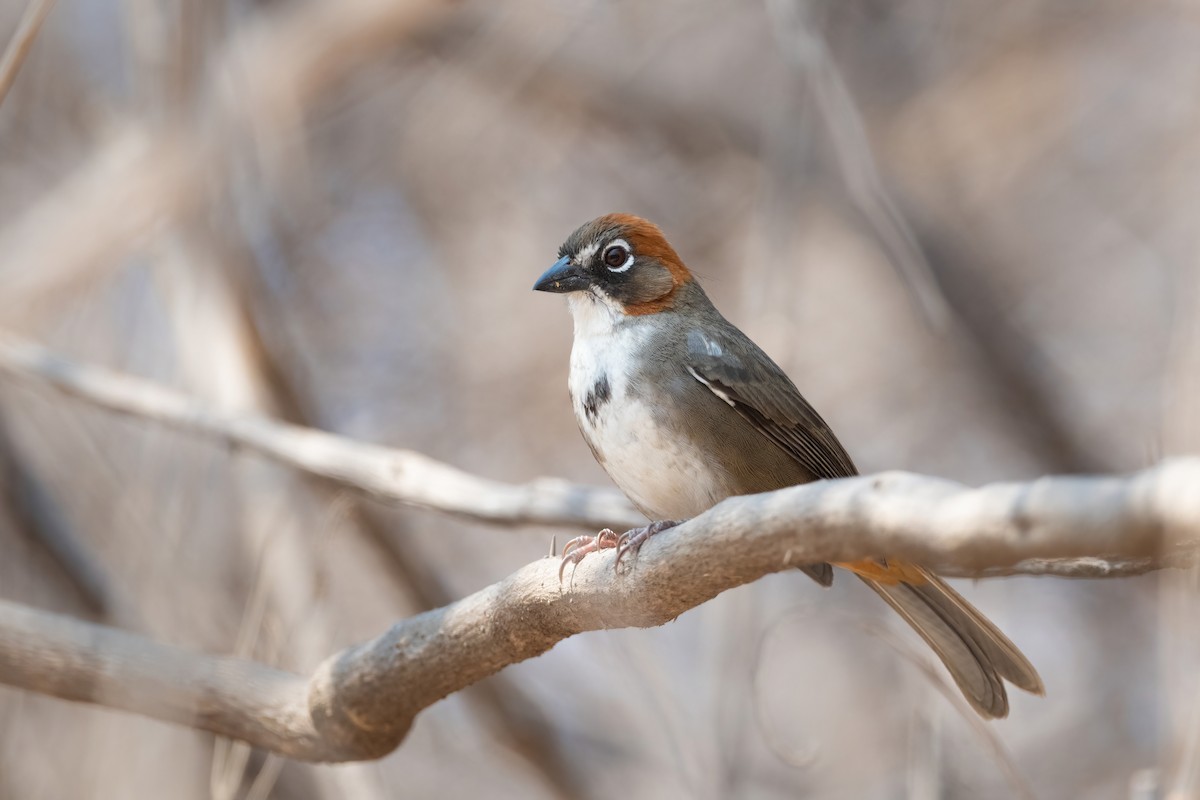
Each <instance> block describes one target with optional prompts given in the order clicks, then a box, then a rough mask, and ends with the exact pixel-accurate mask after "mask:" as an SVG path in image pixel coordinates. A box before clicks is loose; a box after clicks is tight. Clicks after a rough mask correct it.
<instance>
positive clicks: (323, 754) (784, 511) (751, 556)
mask: <svg viewBox="0 0 1200 800" xmlns="http://www.w3.org/2000/svg"><path fill="white" fill-rule="evenodd" d="M1198 538H1200V458H1190V459H1179V460H1175V461H1169V462H1165V463H1163V464H1161V465H1159V466H1157V467H1154V468H1152V469H1147V470H1144V471H1142V472H1139V473H1136V474H1134V475H1132V476H1129V477H1124V478H1119V477H1101V478H1077V477H1053V478H1042V479H1039V480H1037V481H1034V482H1032V483H1024V484H1021V483H1012V484H994V485H990V486H985V487H982V488H979V489H969V488H966V487H963V486H960V485H958V484H955V483H952V482H950V481H945V480H940V479H936V478H928V477H922V476H919V475H912V474H907V473H899V472H893V473H884V474H880V475H875V476H864V477H857V478H848V479H845V480H839V481H822V482H818V483H810V484H805V485H803V486H795V487H792V488H789V489H784V490H781V491H778V492H772V493H768V494H760V495H751V496H745V497H734V498H730V499H728V500H726V501H724V502H722V503H720V504H719V505H717V506H716V507H714V508H713V509H711V510H709V511H708V512H706V513H705V514H702V515H701V516H699V517H697V518H695V519H693V520H691V521H689V522H687V523H685V524H683V525H680V526H679V527H677V528H674V529H672V530H670V531H667V532H665V533H662V534H659V535H658V536H656V537H655V538H654V539H651V540H650V541H649V542H648V543H647V544H646V546H645V547H644V548H643V549H642V551H641V552H640V553H639V555H638V557H637V560H636V562H634V564H633V567H632V569H631V570H630V571H628V572H626V573H624V574H617V573H615V572H614V571H613V556H612V554H611V553H610V554H605V555H602V556H593V557H591V558H589V559H587V560H585V561H584V562H583V563H582V564H581V565H580V567H579V569H578V574H577V575H574V576H573V577H572V579H571V581H570V583H569V584H568V585H567V586H563V585H560V583H559V581H558V577H557V573H558V562H557V561H556V560H554V559H549V558H544V559H540V560H538V561H535V562H533V563H532V564H529V565H527V566H525V567H523V568H521V569H520V570H518V571H517V572H515V573H513V574H512V575H511V576H509V577H508V578H506V579H505V580H503V581H500V582H499V583H496V584H493V585H492V586H489V587H487V588H486V589H483V590H481V591H479V592H476V593H475V594H473V595H471V596H469V597H466V598H464V599H462V600H460V601H458V602H456V603H453V604H451V605H448V606H445V607H443V608H439V609H436V610H433V611H428V612H425V613H423V614H419V615H417V616H415V617H412V618H410V619H407V620H404V621H403V622H400V623H398V624H396V625H395V626H393V627H392V628H391V630H389V631H387V632H386V633H384V634H383V635H381V636H379V637H378V638H376V639H374V640H372V641H369V642H365V643H363V644H360V645H356V646H354V647H350V648H348V649H346V650H343V651H342V652H340V653H338V654H336V655H334V656H333V657H331V658H329V659H328V660H327V661H325V663H324V664H322V665H321V666H320V667H319V668H318V669H317V671H316V673H315V674H314V675H313V676H312V677H311V678H310V679H309V680H308V682H307V685H306V684H305V682H304V680H303V679H302V678H300V677H298V676H295V675H289V674H287V673H283V672H279V671H277V670H274V669H271V668H269V667H266V666H261V665H257V664H253V663H251V662H246V661H241V660H237V659H229V658H218V657H211V656H201V655H196V654H190V653H187V652H186V651H183V650H181V649H178V648H174V647H170V646H167V645H163V644H159V643H156V642H153V641H150V640H148V639H144V638H142V637H139V636H135V635H133V634H128V633H123V632H120V631H116V630H113V629H110V628H104V627H101V626H95V625H90V624H87V623H83V622H76V621H73V620H70V619H68V618H65V617H59V616H56V615H53V614H47V613H44V612H38V611H34V610H31V609H25V608H22V607H19V606H15V605H11V604H0V682H4V683H8V684H11V685H14V686H18V687H21V688H25V689H30V690H33V691H38V692H42V693H44V694H50V695H54V696H56V697H62V698H66V699H70V700H83V701H87V702H93V703H98V704H101V705H105V706H109V707H112V708H119V709H125V710H129V711H136V712H139V713H143V714H148V715H150V716H153V717H157V718H159V719H164V720H169V721H172V722H180V723H184V724H189V725H192V726H194V727H197V728H202V729H204V730H209V731H213V732H216V733H221V734H224V735H227V736H233V737H236V738H240V739H244V740H246V741H248V742H250V743H252V744H254V745H256V746H260V747H263V748H266V749H268V750H272V751H274V752H278V753H282V754H284V755H288V756H291V757H293V758H300V759H308V760H347V759H365V758H377V757H380V756H382V755H384V754H386V753H388V752H390V751H391V750H392V749H394V748H395V747H396V746H398V745H399V744H400V742H401V741H402V740H403V739H404V736H405V734H406V733H407V731H408V729H409V727H410V726H411V724H412V721H413V719H414V717H415V716H416V715H417V713H419V712H420V711H421V710H422V709H424V708H426V707H427V706H429V705H431V704H432V703H434V702H436V701H437V700H439V699H441V698H443V697H445V696H447V695H449V694H451V693H453V692H456V691H458V690H460V689H462V688H463V687H465V686H468V685H470V684H472V683H474V682H476V681H478V680H480V679H481V678H484V677H486V676H488V675H491V674H493V673H495V672H497V671H499V670H500V669H502V668H504V667H506V666H508V665H509V664H513V663H516V662H518V661H523V660H524V659H527V658H532V657H534V656H537V655H540V654H541V653H544V652H545V651H547V650H549V649H550V648H551V647H553V646H554V645H555V644H556V643H557V642H559V641H561V640H563V639H565V638H567V637H569V636H572V635H574V634H576V633H581V632H583V631H589V630H598V629H602V628H620V627H650V626H654V625H661V624H662V623H664V622H667V621H669V620H672V619H674V618H675V617H677V616H679V615H680V614H682V613H683V612H685V611H687V610H688V609H691V608H694V607H696V606H697V605H699V604H700V603H703V602H704V601H706V600H709V599H711V598H712V597H715V596H716V595H718V594H720V593H721V592H723V591H725V590H727V589H731V588H733V587H735V586H739V585H741V584H744V583H748V582H750V581H753V580H755V579H757V578H759V577H761V576H763V575H766V574H768V573H771V572H778V571H781V570H785V569H788V568H790V567H792V566H795V565H797V564H808V563H815V562H819V561H835V562H836V561H854V560H858V559H862V558H867V557H879V556H886V557H889V558H898V559H904V560H908V561H915V562H917V563H925V564H945V565H953V566H954V567H955V568H957V569H958V570H961V571H963V572H967V573H972V574H985V573H986V572H987V570H989V569H994V568H1006V567H1011V566H1013V565H1014V564H1018V563H1019V562H1022V561H1025V560H1028V559H1053V558H1075V559H1078V558H1094V557H1096V555H1097V554H1103V555H1104V556H1108V557H1113V558H1117V559H1122V560H1124V559H1154V558H1158V557H1159V554H1160V553H1162V552H1164V550H1166V549H1167V548H1169V547H1181V546H1184V544H1186V545H1187V546H1188V547H1189V548H1190V549H1191V550H1192V552H1194V551H1195V549H1196V547H1197V539H1198Z"/></svg>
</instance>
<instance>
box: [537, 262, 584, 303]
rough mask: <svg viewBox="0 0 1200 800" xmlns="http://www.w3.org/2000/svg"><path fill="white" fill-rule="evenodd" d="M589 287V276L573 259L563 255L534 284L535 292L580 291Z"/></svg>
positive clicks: (561, 292)
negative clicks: (575, 264)
mask: <svg viewBox="0 0 1200 800" xmlns="http://www.w3.org/2000/svg"><path fill="white" fill-rule="evenodd" d="M586 288H588V280H587V276H586V275H584V274H583V273H582V272H581V271H580V270H579V269H577V268H576V267H575V266H574V265H573V264H572V263H571V259H570V258H569V257H567V256H563V257H562V258H560V259H559V260H558V261H555V262H554V266H552V267H550V269H548V270H546V271H545V272H543V273H542V277H540V278H538V279H537V283H535V284H534V285H533V290H534V291H535V292H557V293H559V294H565V293H566V292H578V291H581V290H583V289H586Z"/></svg>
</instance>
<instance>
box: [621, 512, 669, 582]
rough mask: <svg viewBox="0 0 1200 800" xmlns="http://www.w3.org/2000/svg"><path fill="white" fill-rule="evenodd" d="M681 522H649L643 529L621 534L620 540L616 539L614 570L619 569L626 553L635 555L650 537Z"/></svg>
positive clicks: (663, 520) (664, 520)
mask: <svg viewBox="0 0 1200 800" xmlns="http://www.w3.org/2000/svg"><path fill="white" fill-rule="evenodd" d="M682 522H684V520H682V519H660V520H659V521H658V522H651V523H650V524H649V525H647V526H646V527H644V528H634V529H633V530H631V531H625V532H624V533H622V534H621V536H620V538H618V539H617V545H616V546H617V563H616V564H615V565H614V569H617V570H620V569H621V559H623V558H624V557H625V555H626V554H627V553H632V554H633V555H637V551H638V550H640V549H641V548H642V545H644V544H645V543H646V540H647V539H649V538H650V537H651V536H653V535H654V534H656V533H662V532H663V531H665V530H669V529H671V528H674V527H675V526H676V525H679V524H680V523H682Z"/></svg>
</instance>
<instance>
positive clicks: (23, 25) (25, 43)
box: [0, 0, 54, 103]
mask: <svg viewBox="0 0 1200 800" xmlns="http://www.w3.org/2000/svg"><path fill="white" fill-rule="evenodd" d="M52 8H54V0H29V4H28V5H26V6H25V13H24V14H22V15H21V22H20V23H19V24H18V25H17V30H16V32H15V33H13V37H12V39H10V40H9V42H8V47H6V48H4V56H3V58H0V103H3V102H4V98H5V97H7V96H8V90H9V89H11V88H12V85H13V82H14V81H15V80H16V79H17V73H18V72H20V71H21V65H22V64H24V63H25V57H26V56H27V55H29V50H30V48H32V47H33V40H34V39H36V38H37V35H38V31H40V30H41V29H42V23H43V22H45V21H46V17H48V16H50V9H52Z"/></svg>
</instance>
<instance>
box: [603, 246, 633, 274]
mask: <svg viewBox="0 0 1200 800" xmlns="http://www.w3.org/2000/svg"><path fill="white" fill-rule="evenodd" d="M614 247H620V248H621V249H622V250H624V251H625V252H626V253H627V255H626V257H625V263H624V264H622V265H621V266H619V267H609V266H608V265H607V264H606V265H605V266H606V268H607V269H608V271H609V272H625V271H627V270H628V269H629V268H630V267H632V266H633V249H632V248H630V246H629V242H627V241H625V240H624V239H613V240H612V241H611V242H609V243H608V247H606V248H604V253H605V255H607V254H608V251H609V250H611V249H613V248H614Z"/></svg>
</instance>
